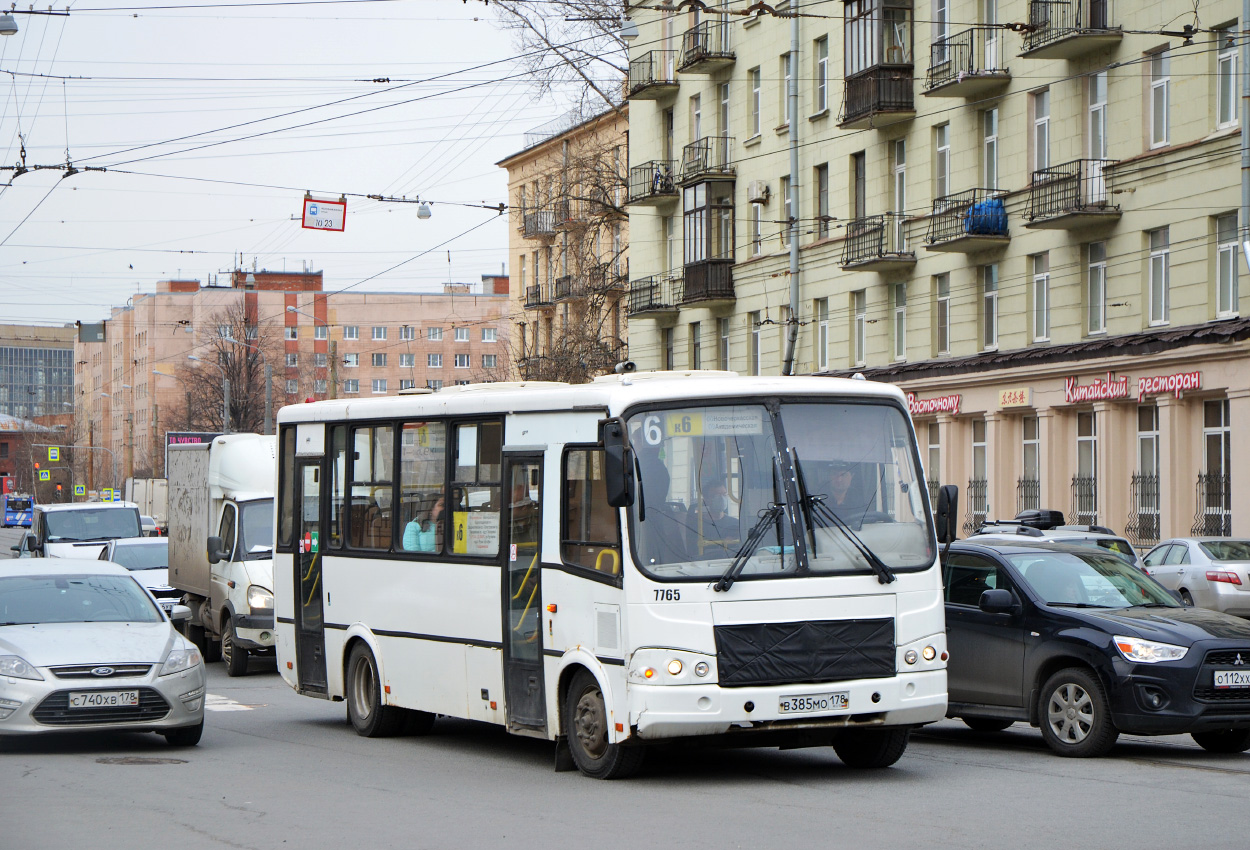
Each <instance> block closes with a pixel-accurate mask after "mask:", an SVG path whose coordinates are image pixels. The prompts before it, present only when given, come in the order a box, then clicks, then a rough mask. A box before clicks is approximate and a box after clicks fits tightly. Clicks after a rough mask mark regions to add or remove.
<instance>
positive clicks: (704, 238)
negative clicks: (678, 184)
mask: <svg viewBox="0 0 1250 850" xmlns="http://www.w3.org/2000/svg"><path fill="white" fill-rule="evenodd" d="M683 193H684V204H685V207H684V210H683V213H682V225H683V227H684V228H685V239H684V240H683V248H684V250H685V263H686V265H691V264H693V263H702V262H706V261H707V260H731V259H733V248H734V245H733V238H734V228H733V224H734V221H733V215H734V205H733V204H734V193H733V184H732V183H721V182H717V183H696V184H695V185H693V186H687V187H686V188H685V189H684V190H683Z"/></svg>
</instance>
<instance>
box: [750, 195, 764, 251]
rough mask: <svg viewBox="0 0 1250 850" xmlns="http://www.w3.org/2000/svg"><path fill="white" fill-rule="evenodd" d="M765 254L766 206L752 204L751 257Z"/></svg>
mask: <svg viewBox="0 0 1250 850" xmlns="http://www.w3.org/2000/svg"><path fill="white" fill-rule="evenodd" d="M762 253H764V205H763V204H751V256H752V257H758V256H759V255H760V254H762Z"/></svg>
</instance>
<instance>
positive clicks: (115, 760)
mask: <svg viewBox="0 0 1250 850" xmlns="http://www.w3.org/2000/svg"><path fill="white" fill-rule="evenodd" d="M95 763H96V764H186V763H187V760H186V759H157V758H145V757H143V756H113V757H111V758H103V759H96V760H95Z"/></svg>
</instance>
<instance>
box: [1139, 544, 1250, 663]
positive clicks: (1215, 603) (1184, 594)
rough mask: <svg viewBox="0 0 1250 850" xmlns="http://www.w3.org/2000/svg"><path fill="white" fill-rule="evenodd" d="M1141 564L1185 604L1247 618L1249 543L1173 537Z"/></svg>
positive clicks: (1248, 612)
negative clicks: (1174, 592) (1144, 564)
mask: <svg viewBox="0 0 1250 850" xmlns="http://www.w3.org/2000/svg"><path fill="white" fill-rule="evenodd" d="M1143 560H1144V561H1145V563H1146V572H1148V573H1150V575H1151V576H1153V577H1154V580H1155V581H1157V582H1159V584H1161V585H1163V586H1164V587H1166V588H1168V589H1169V590H1175V591H1176V592H1177V593H1178V594H1180V597H1181V599H1183V600H1184V601H1185V602H1186V603H1187V604H1189V605H1197V606H1198V607H1199V608H1210V609H1211V610H1212V611H1223V612H1224V613H1225V614H1233V615H1235V616H1238V617H1250V540H1236V539H1233V538H1230V537H1177V538H1173V539H1171V540H1164V541H1163V542H1162V543H1160V544H1159V545H1158V546H1156V547H1155V548H1153V549H1151V550H1150V551H1149V552H1147V553H1146V557H1145V558H1144V559H1143ZM1246 663H1247V664H1250V659H1247V660H1246Z"/></svg>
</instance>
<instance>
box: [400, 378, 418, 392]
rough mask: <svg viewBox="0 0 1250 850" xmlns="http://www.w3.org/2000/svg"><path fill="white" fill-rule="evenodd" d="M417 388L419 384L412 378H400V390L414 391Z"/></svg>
mask: <svg viewBox="0 0 1250 850" xmlns="http://www.w3.org/2000/svg"><path fill="white" fill-rule="evenodd" d="M416 386H417V382H416V381H414V380H413V379H412V378H400V379H399V388H400V389H401V390H411V389H414V388H415V387H416Z"/></svg>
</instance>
